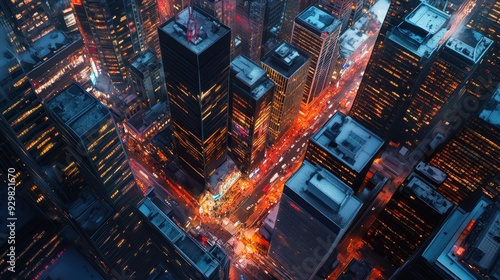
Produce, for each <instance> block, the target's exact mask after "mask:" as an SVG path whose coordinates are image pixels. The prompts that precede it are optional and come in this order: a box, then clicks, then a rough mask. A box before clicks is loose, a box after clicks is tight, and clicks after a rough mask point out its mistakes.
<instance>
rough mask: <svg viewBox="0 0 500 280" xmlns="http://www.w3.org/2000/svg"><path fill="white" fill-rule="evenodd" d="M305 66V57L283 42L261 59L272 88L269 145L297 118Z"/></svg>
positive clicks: (304, 78)
mask: <svg viewBox="0 0 500 280" xmlns="http://www.w3.org/2000/svg"><path fill="white" fill-rule="evenodd" d="M308 64H309V56H307V54H305V53H304V52H302V51H301V50H299V49H298V48H297V47H295V46H294V45H291V44H289V43H286V42H281V43H280V44H278V45H277V46H276V47H275V48H274V49H272V50H271V51H269V52H268V53H267V54H266V55H264V56H263V57H262V59H261V66H262V68H264V69H265V70H267V76H268V77H269V78H270V79H271V80H272V81H273V82H274V83H275V84H276V90H275V91H274V97H273V104H272V105H271V118H270V121H269V141H270V142H271V143H274V142H276V141H277V140H278V139H279V138H280V137H281V136H282V135H283V134H284V133H285V132H286V131H287V130H288V129H289V128H290V127H291V126H292V124H293V122H294V121H295V119H296V117H297V116H298V114H299V111H300V101H301V99H302V94H303V92H304V85H305V82H306V77H307V70H308Z"/></svg>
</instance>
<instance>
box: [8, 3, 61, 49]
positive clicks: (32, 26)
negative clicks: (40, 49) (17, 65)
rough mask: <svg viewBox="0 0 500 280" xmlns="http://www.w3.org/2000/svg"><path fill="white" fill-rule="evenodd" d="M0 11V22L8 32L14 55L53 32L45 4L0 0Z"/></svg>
mask: <svg viewBox="0 0 500 280" xmlns="http://www.w3.org/2000/svg"><path fill="white" fill-rule="evenodd" d="M0 9H1V12H0V16H1V18H0V21H2V25H4V28H6V30H7V31H8V32H7V36H8V37H9V42H11V45H12V47H13V49H14V51H15V52H16V53H21V52H24V51H25V50H26V49H27V48H28V46H29V45H30V44H32V43H34V42H36V41H37V40H39V39H40V38H42V37H43V36H45V35H46V34H48V33H49V32H51V31H52V30H54V25H53V24H52V21H51V20H50V18H49V16H48V14H47V11H46V6H45V3H44V2H43V1H41V0H35V1H30V2H29V3H26V2H24V1H22V0H13V1H7V0H2V1H0Z"/></svg>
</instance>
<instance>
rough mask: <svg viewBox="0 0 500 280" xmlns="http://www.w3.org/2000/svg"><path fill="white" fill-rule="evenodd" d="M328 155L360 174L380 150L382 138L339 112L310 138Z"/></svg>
mask: <svg viewBox="0 0 500 280" xmlns="http://www.w3.org/2000/svg"><path fill="white" fill-rule="evenodd" d="M311 142H314V143H316V144H317V145H318V146H320V147H322V148H323V149H325V150H326V151H328V152H329V153H330V154H332V155H333V156H335V157H336V158H338V159H339V160H341V161H343V162H344V163H345V164H346V165H347V166H349V167H350V168H351V169H353V170H355V171H357V172H361V170H363V168H364V167H365V166H366V165H367V164H368V163H369V162H370V160H371V159H372V158H373V157H374V156H375V155H376V154H377V153H378V151H379V150H380V149H381V148H382V145H383V144H384V141H383V140H382V138H380V137H379V136H377V135H376V134H375V133H373V132H371V131H370V130H368V129H367V128H365V127H364V126H362V125H360V124H359V123H358V122H356V121H355V120H353V119H352V118H351V117H349V116H346V115H344V114H342V113H341V112H337V113H335V115H334V116H333V117H332V118H331V119H330V120H329V121H328V122H327V123H326V124H325V125H324V126H323V127H322V128H321V129H320V130H318V131H317V132H316V133H315V134H314V135H313V136H312V137H311Z"/></svg>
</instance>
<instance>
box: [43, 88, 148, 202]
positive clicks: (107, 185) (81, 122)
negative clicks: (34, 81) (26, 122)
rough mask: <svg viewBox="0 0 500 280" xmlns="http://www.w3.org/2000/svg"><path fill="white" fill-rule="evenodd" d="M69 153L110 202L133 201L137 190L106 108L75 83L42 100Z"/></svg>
mask: <svg viewBox="0 0 500 280" xmlns="http://www.w3.org/2000/svg"><path fill="white" fill-rule="evenodd" d="M45 105H46V107H47V109H48V111H49V112H50V113H51V115H52V116H53V117H54V119H55V120H56V122H57V124H58V128H59V129H60V130H61V131H62V135H63V137H64V138H65V141H66V142H67V143H68V145H69V146H70V147H71V148H70V149H72V151H71V152H72V156H73V157H75V158H76V159H79V162H81V164H82V166H83V167H84V168H82V173H84V174H85V176H87V178H88V179H89V181H91V182H98V183H97V184H96V185H94V186H93V187H94V188H97V189H98V190H96V192H97V193H99V194H101V196H102V198H104V199H105V200H107V201H108V202H109V203H110V204H112V205H118V204H122V205H125V204H127V203H132V204H133V203H137V202H138V201H139V199H140V196H141V195H140V193H139V191H138V188H137V186H136V184H135V179H134V177H133V174H132V170H131V169H130V166H129V163H128V158H127V156H126V154H125V151H124V149H123V146H122V143H121V139H120V136H119V135H118V131H117V128H116V124H115V122H114V120H113V118H112V116H111V113H110V111H109V110H108V109H107V108H106V107H104V106H103V105H102V104H101V103H100V102H99V101H98V100H97V99H95V98H94V97H93V96H92V95H90V94H89V93H88V92H87V91H85V90H84V89H83V88H82V87H81V86H79V85H78V84H76V83H75V84H72V85H71V86H69V87H67V88H66V89H64V90H62V91H61V92H60V93H59V94H57V95H56V96H55V97H54V98H52V99H51V100H49V101H48V102H47V103H46V104H45Z"/></svg>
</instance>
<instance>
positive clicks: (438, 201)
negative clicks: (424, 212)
mask: <svg viewBox="0 0 500 280" xmlns="http://www.w3.org/2000/svg"><path fill="white" fill-rule="evenodd" d="M406 187H407V188H408V189H410V190H412V191H413V193H414V194H415V195H416V196H417V197H418V198H420V200H422V201H423V202H424V203H425V204H427V205H429V206H430V207H431V208H433V209H434V210H436V211H437V212H438V213H439V214H441V215H443V214H445V213H446V211H448V209H450V207H451V206H453V204H452V203H451V202H450V201H449V200H447V199H446V198H444V196H442V195H441V194H439V193H438V192H436V191H435V190H434V188H433V187H432V186H429V185H428V184H427V183H426V182H425V181H424V180H422V178H420V177H419V176H415V175H413V177H411V179H410V182H409V183H408V184H407V186H406Z"/></svg>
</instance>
